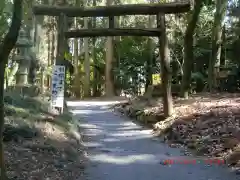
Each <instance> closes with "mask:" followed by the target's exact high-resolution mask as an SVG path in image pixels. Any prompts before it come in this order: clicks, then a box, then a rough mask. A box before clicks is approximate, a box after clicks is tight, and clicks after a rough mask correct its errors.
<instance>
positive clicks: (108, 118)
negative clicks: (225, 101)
mask: <svg viewBox="0 0 240 180" xmlns="http://www.w3.org/2000/svg"><path fill="white" fill-rule="evenodd" d="M113 103H114V102H107V101H105V102H99V101H89V102H88V101H82V102H76V101H75V102H68V106H69V109H70V110H71V111H72V113H73V114H74V116H75V118H79V119H81V127H82V129H83V131H84V132H83V133H84V135H85V136H87V137H88V141H87V142H84V145H85V146H86V147H87V148H88V153H89V167H88V168H87V174H88V175H87V176H88V177H87V179H89V180H240V176H238V175H237V174H235V173H233V172H230V170H229V169H227V168H226V167H224V165H208V164H206V163H204V162H203V161H195V160H196V158H194V157H189V156H185V155H184V152H183V150H181V149H178V148H171V147H169V146H168V145H166V144H164V143H162V142H161V140H160V139H159V140H158V139H155V138H154V137H153V135H152V131H151V130H149V129H145V128H143V127H140V126H138V125H136V124H134V123H133V122H132V121H131V120H129V119H127V118H123V117H120V116H118V115H116V114H114V113H113V112H111V111H110V110H109V109H108V107H109V106H110V105H112V104H113ZM169 159H172V160H173V161H174V162H175V163H173V164H172V165H164V164H163V162H164V161H166V160H169ZM179 159H181V160H179ZM183 161H185V162H186V161H187V162H188V164H180V162H183ZM190 162H196V163H190Z"/></svg>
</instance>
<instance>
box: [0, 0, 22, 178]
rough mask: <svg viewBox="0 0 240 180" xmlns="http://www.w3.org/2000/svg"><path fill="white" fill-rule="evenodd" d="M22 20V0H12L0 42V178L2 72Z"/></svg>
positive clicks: (1, 159) (1, 160) (0, 156)
mask: <svg viewBox="0 0 240 180" xmlns="http://www.w3.org/2000/svg"><path fill="white" fill-rule="evenodd" d="M21 20H22V0H14V5H13V15H12V23H11V26H10V29H9V31H8V33H7V34H6V36H5V38H4V40H3V42H2V43H1V44H0V139H1V140H0V169H1V173H0V179H1V180H5V179H6V178H7V177H6V172H5V171H6V170H5V164H4V152H3V151H4V150H3V142H2V135H3V126H4V101H3V99H4V98H3V96H4V73H5V66H6V64H7V62H8V57H9V54H10V52H11V50H12V49H13V47H14V46H15V44H16V41H17V37H18V32H19V30H20V27H21Z"/></svg>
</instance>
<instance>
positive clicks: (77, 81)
mask: <svg viewBox="0 0 240 180" xmlns="http://www.w3.org/2000/svg"><path fill="white" fill-rule="evenodd" d="M79 6H80V0H76V7H79ZM74 25H75V28H76V29H77V28H78V22H77V17H75V18H74ZM78 60H79V59H78V39H77V38H75V39H74V91H75V96H76V98H78V99H79V98H80V97H81V93H80V86H81V85H80V77H79V66H78Z"/></svg>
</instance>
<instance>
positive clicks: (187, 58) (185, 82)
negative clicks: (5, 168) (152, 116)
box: [181, 0, 203, 98]
mask: <svg viewBox="0 0 240 180" xmlns="http://www.w3.org/2000/svg"><path fill="white" fill-rule="evenodd" d="M202 6H203V1H202V0H195V2H194V9H193V11H192V12H191V14H190V17H189V20H188V25H187V29H186V33H185V37H184V55H183V56H184V62H183V77H182V84H181V96H182V97H184V98H188V93H189V91H190V84H191V74H192V67H193V58H194V55H193V34H194V30H195V28H196V25H197V21H198V17H199V14H200V12H201V9H202Z"/></svg>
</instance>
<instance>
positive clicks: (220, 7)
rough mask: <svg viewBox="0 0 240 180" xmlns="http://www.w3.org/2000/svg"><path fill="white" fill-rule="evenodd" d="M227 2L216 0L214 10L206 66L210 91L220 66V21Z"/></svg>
mask: <svg viewBox="0 0 240 180" xmlns="http://www.w3.org/2000/svg"><path fill="white" fill-rule="evenodd" d="M227 2H228V1H227V0H216V12H215V15H214V23H213V28H212V56H211V59H210V61H209V66H208V85H209V90H210V92H211V91H212V90H213V89H214V88H216V87H217V80H216V76H217V73H218V72H219V67H220V58H221V45H222V28H223V27H222V22H223V20H224V17H225V14H226V10H227Z"/></svg>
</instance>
